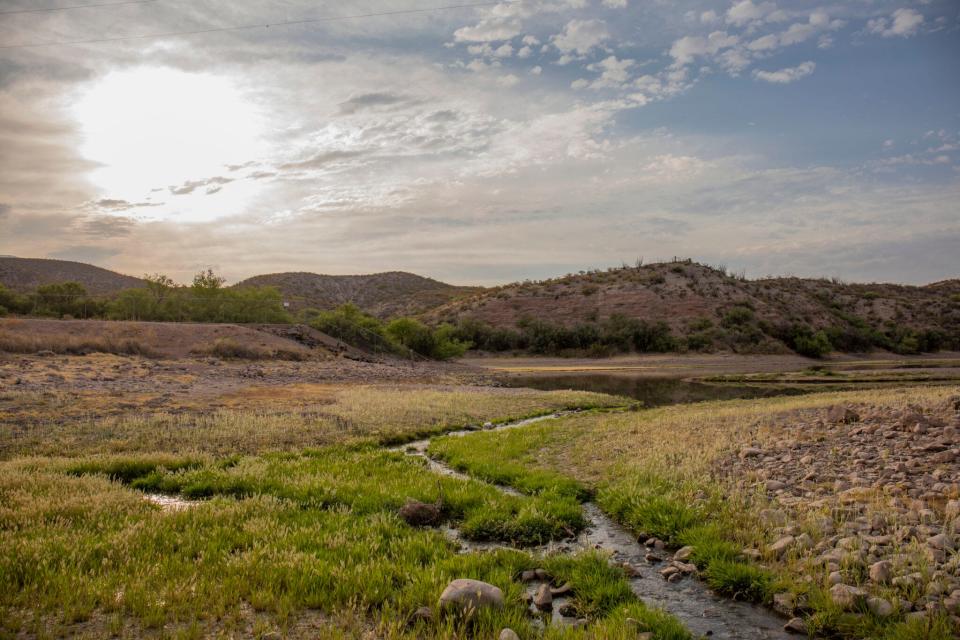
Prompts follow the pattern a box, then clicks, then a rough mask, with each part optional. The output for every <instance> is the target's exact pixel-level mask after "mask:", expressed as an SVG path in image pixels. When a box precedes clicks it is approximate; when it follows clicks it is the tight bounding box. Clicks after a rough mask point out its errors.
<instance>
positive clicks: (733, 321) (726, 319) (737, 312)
mask: <svg viewBox="0 0 960 640" xmlns="http://www.w3.org/2000/svg"><path fill="white" fill-rule="evenodd" d="M753 319H754V314H753V310H752V309H749V308H747V307H745V306H740V305H738V306H735V307H733V308H732V309H730V310H729V311H727V313H726V314H724V316H723V320H721V321H720V324H722V325H723V326H724V327H726V328H728V329H729V328H732V327H742V326H744V325H747V324H750V323H751V322H753Z"/></svg>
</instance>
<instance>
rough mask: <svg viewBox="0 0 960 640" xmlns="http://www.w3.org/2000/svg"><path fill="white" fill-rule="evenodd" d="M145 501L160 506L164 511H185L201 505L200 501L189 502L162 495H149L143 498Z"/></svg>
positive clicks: (177, 497) (184, 499)
mask: <svg viewBox="0 0 960 640" xmlns="http://www.w3.org/2000/svg"><path fill="white" fill-rule="evenodd" d="M143 499H144V500H146V501H147V502H152V503H153V504H155V505H158V506H159V507H160V508H161V509H162V510H163V511H184V510H186V509H190V508H193V507H195V506H197V505H198V504H200V501H199V500H187V499H186V498H181V497H179V496H168V495H164V494H162V493H147V494H145V495H144V496H143Z"/></svg>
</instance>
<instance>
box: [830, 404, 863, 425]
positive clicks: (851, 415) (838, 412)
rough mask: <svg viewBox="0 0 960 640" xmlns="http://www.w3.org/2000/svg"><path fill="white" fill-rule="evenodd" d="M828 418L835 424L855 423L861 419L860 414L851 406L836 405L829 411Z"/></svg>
mask: <svg viewBox="0 0 960 640" xmlns="http://www.w3.org/2000/svg"><path fill="white" fill-rule="evenodd" d="M827 420H828V421H830V422H832V423H834V424H853V423H854V422H859V421H860V414H858V413H857V412H856V411H854V410H853V409H851V408H850V407H843V406H840V405H834V406H832V407H830V410H829V411H827Z"/></svg>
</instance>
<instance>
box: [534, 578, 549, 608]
mask: <svg viewBox="0 0 960 640" xmlns="http://www.w3.org/2000/svg"><path fill="white" fill-rule="evenodd" d="M533 604H534V606H536V607H537V609H540V610H541V611H549V610H550V609H552V608H553V595H552V594H551V593H550V585H549V584H542V585H540V588H539V589H537V594H536V595H535V596H533Z"/></svg>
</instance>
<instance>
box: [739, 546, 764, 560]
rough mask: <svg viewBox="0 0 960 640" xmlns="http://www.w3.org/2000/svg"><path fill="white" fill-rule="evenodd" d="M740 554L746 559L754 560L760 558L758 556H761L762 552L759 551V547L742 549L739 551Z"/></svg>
mask: <svg viewBox="0 0 960 640" xmlns="http://www.w3.org/2000/svg"><path fill="white" fill-rule="evenodd" d="M740 555H742V556H743V557H744V558H746V559H747V560H753V561H754V562H756V561H758V560H760V558H761V557H763V554H762V553H760V550H759V549H744V550H743V551H741V552H740Z"/></svg>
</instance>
